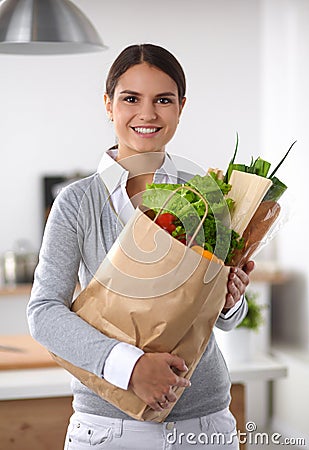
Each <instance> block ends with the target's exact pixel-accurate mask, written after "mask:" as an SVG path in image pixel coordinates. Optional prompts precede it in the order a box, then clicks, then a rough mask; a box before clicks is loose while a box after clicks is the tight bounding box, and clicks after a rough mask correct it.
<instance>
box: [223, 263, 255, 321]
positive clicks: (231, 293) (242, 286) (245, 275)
mask: <svg viewBox="0 0 309 450" xmlns="http://www.w3.org/2000/svg"><path fill="white" fill-rule="evenodd" d="M253 269H254V262H253V261H248V262H247V264H246V265H245V266H244V267H243V268H242V269H241V268H240V267H231V270H230V273H229V278H228V282H227V289H228V293H227V294H226V299H225V305H224V307H223V310H222V312H223V313H226V312H227V311H228V310H229V309H230V308H232V307H233V306H234V305H235V304H236V303H237V302H238V301H239V300H240V299H241V297H242V295H243V294H244V293H245V291H246V288H247V286H248V284H249V281H250V280H249V275H250V273H251V272H252V270H253Z"/></svg>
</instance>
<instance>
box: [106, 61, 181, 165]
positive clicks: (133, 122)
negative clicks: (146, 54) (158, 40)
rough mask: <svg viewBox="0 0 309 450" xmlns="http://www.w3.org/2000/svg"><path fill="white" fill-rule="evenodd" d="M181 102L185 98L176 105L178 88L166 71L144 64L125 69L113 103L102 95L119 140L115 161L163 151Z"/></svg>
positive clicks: (171, 132) (175, 122)
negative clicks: (134, 155)
mask: <svg viewBox="0 0 309 450" xmlns="http://www.w3.org/2000/svg"><path fill="white" fill-rule="evenodd" d="M184 103H185V99H183V100H182V103H181V104H179V98H178V89H177V85H176V83H175V81H174V80H173V79H172V78H170V77H169V76H168V75H167V74H166V73H165V72H162V71H161V70H159V69H157V68H155V67H153V66H150V65H149V64H147V63H141V64H138V65H135V66H132V67H131V68H130V69H128V70H127V71H126V72H125V73H124V74H123V75H122V76H121V77H120V78H119V80H118V83H117V85H116V89H115V93H114V98H113V100H112V101H111V100H110V99H109V97H108V96H107V95H105V105H106V110H107V113H108V115H109V116H110V118H111V119H112V120H113V122H114V127H115V133H116V135H117V138H118V149H119V150H118V151H119V154H118V158H123V157H127V156H131V155H133V154H136V153H145V152H161V151H164V147H165V145H166V144H167V143H168V142H169V141H170V140H171V139H172V137H173V135H174V133H175V131H176V128H177V125H178V121H179V116H180V113H181V110H182V108H183V106H184Z"/></svg>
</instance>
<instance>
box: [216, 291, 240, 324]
mask: <svg viewBox="0 0 309 450" xmlns="http://www.w3.org/2000/svg"><path fill="white" fill-rule="evenodd" d="M243 300H244V296H243V295H242V296H241V299H240V300H239V301H238V302H237V303H235V305H234V306H232V308H230V309H229V310H228V311H227V312H226V313H225V314H224V313H221V314H220V316H221V317H224V318H225V319H228V318H229V317H231V316H232V315H233V314H234V313H235V312H236V311H237V310H238V309H239V308H240V307H241V305H242V302H243Z"/></svg>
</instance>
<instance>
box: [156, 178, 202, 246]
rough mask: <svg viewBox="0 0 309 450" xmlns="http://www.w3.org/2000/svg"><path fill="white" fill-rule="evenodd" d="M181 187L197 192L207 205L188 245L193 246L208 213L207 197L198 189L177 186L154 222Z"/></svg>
mask: <svg viewBox="0 0 309 450" xmlns="http://www.w3.org/2000/svg"><path fill="white" fill-rule="evenodd" d="M181 189H186V190H188V191H191V192H194V194H196V195H197V196H198V197H200V199H201V200H202V201H203V202H204V205H205V213H204V215H203V217H202V218H201V220H200V223H199V224H198V226H197V228H196V230H195V232H194V233H193V235H192V237H191V239H190V241H189V243H188V245H187V247H191V245H192V244H193V241H194V239H195V238H196V236H197V234H198V232H199V231H200V229H201V228H202V226H203V223H204V221H205V219H206V217H207V214H208V203H207V202H206V200H205V198H204V197H203V196H202V195H201V194H200V193H199V192H198V191H197V190H196V189H193V188H192V187H190V186H185V185H184V184H183V185H182V186H179V187H178V188H176V189H175V190H174V191H172V192H171V194H170V195H169V196H168V197H167V199H166V200H165V201H164V202H163V205H162V206H161V208H160V209H159V211H158V212H157V214H156V216H155V218H154V219H153V220H154V222H155V221H156V220H157V218H158V217H159V215H160V214H161V212H162V210H163V209H164V208H165V206H166V205H167V204H168V202H169V201H170V199H171V198H172V197H173V196H174V194H176V192H178V191H180V190H181Z"/></svg>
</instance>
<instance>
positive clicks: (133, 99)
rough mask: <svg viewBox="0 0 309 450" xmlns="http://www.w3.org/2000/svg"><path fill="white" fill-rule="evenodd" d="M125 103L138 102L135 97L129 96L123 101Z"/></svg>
mask: <svg viewBox="0 0 309 450" xmlns="http://www.w3.org/2000/svg"><path fill="white" fill-rule="evenodd" d="M123 101H124V102H127V103H136V102H137V97H135V96H134V95H128V96H127V97H125V98H124V99H123Z"/></svg>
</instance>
